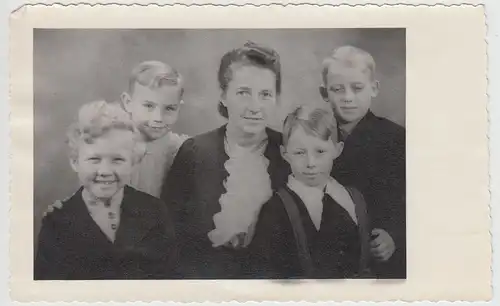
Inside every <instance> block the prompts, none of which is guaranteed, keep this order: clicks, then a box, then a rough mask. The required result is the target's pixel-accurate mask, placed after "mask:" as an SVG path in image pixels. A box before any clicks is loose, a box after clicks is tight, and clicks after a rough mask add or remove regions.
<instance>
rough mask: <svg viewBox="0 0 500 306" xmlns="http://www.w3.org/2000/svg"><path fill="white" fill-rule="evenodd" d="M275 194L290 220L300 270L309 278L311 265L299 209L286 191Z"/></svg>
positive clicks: (282, 190)
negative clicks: (300, 266)
mask: <svg viewBox="0 0 500 306" xmlns="http://www.w3.org/2000/svg"><path fill="white" fill-rule="evenodd" d="M277 193H278V196H279V197H280V198H281V201H282V202H283V205H284V206H285V209H286V211H287V214H288V218H289V219H290V223H291V225H292V228H293V234H294V235H295V241H296V243H297V250H298V252H299V260H300V263H301V265H302V269H303V270H304V272H305V274H306V276H307V277H310V276H312V275H313V264H312V260H311V253H310V252H309V247H308V244H307V237H306V233H305V230H304V225H303V224H302V219H301V218H300V213H299V209H298V208H297V204H296V203H295V201H294V199H293V197H292V195H291V194H290V193H289V192H288V191H287V190H286V189H284V188H281V189H280V190H278V192H277Z"/></svg>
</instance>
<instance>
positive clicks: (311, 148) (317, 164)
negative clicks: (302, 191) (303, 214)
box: [282, 126, 343, 188]
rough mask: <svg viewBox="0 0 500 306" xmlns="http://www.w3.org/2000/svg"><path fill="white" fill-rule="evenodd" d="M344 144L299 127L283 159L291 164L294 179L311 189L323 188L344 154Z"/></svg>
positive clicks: (287, 146)
mask: <svg viewBox="0 0 500 306" xmlns="http://www.w3.org/2000/svg"><path fill="white" fill-rule="evenodd" d="M342 148H343V144H342V143H336V144H334V143H333V142H332V140H331V139H329V140H322V139H321V138H319V137H317V136H314V135H311V134H309V133H306V131H305V130H304V128H303V127H302V126H298V127H297V128H295V130H294V131H293V132H292V134H291V135H290V139H289V140H288V143H287V145H286V148H284V149H282V150H284V151H283V158H284V159H285V160H286V161H287V162H288V163H289V164H290V168H291V169H292V173H293V175H294V177H295V178H296V179H297V180H299V181H301V182H302V183H304V184H305V185H307V186H310V187H319V188H322V187H323V186H324V185H325V184H326V183H327V181H328V178H329V177H330V172H331V170H332V166H333V161H334V160H335V159H336V158H337V157H338V156H339V155H340V153H341V152H342Z"/></svg>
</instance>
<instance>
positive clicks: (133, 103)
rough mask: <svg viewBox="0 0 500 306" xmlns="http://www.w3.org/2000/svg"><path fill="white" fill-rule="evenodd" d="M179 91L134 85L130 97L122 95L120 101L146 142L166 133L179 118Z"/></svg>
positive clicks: (171, 87)
mask: <svg viewBox="0 0 500 306" xmlns="http://www.w3.org/2000/svg"><path fill="white" fill-rule="evenodd" d="M180 91H181V89H180V88H179V87H178V86H170V85H165V86H161V87H159V88H149V87H147V86H142V85H140V84H138V83H136V84H135V87H134V91H133V93H132V95H129V94H128V93H124V94H123V95H122V101H123V104H124V105H125V108H126V109H127V111H128V112H130V114H131V115H132V120H133V121H134V122H135V124H136V125H137V128H138V129H139V131H141V134H142V135H143V136H144V138H145V140H146V141H152V140H156V139H159V138H161V137H163V136H165V134H167V133H168V131H169V130H170V128H171V126H172V125H173V124H174V123H175V122H176V121H177V118H178V116H179V106H180V100H181V93H180Z"/></svg>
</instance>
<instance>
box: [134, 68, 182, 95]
mask: <svg viewBox="0 0 500 306" xmlns="http://www.w3.org/2000/svg"><path fill="white" fill-rule="evenodd" d="M135 84H140V85H142V86H146V87H148V88H151V89H157V88H161V87H162V86H177V87H179V90H180V94H181V95H182V92H183V90H184V79H183V77H182V75H181V74H180V73H179V72H178V71H177V70H176V69H174V68H173V67H171V66H169V65H167V64H165V63H163V62H160V61H145V62H142V63H140V64H139V65H137V66H136V67H135V68H134V69H133V70H132V73H131V74H130V77H129V84H128V89H129V92H130V93H133V92H134V88H135Z"/></svg>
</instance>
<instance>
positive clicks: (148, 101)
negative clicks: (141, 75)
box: [144, 100, 158, 105]
mask: <svg viewBox="0 0 500 306" xmlns="http://www.w3.org/2000/svg"><path fill="white" fill-rule="evenodd" d="M144 102H146V103H151V104H155V105H157V104H158V103H156V102H154V101H151V100H144Z"/></svg>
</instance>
